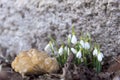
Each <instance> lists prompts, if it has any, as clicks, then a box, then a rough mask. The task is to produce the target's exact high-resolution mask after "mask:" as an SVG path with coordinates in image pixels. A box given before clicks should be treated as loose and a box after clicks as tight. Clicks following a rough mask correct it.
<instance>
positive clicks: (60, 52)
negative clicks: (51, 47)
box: [58, 46, 63, 55]
mask: <svg viewBox="0 0 120 80" xmlns="http://www.w3.org/2000/svg"><path fill="white" fill-rule="evenodd" d="M58 53H59V54H60V55H62V54H63V46H61V47H60V49H59V50H58Z"/></svg>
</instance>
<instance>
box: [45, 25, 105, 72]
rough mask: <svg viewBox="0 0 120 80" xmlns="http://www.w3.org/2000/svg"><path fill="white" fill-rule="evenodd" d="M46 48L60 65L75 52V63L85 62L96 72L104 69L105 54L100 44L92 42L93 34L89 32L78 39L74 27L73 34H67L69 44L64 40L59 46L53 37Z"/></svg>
mask: <svg viewBox="0 0 120 80" xmlns="http://www.w3.org/2000/svg"><path fill="white" fill-rule="evenodd" d="M44 50H45V51H46V52H47V53H52V54H51V56H55V57H56V58H57V61H58V63H59V65H60V66H63V65H64V64H65V63H66V62H67V58H68V56H69V55H70V54H74V56H75V58H74V60H73V63H74V64H76V65H80V64H85V65H86V66H88V67H92V68H93V69H95V70H96V72H100V71H101V69H102V64H101V63H102V61H103V57H104V56H103V53H102V52H101V51H100V47H99V45H98V44H96V43H92V41H91V36H90V34H88V33H87V34H84V35H81V36H80V37H79V39H78V38H77V36H76V33H75V31H74V27H73V28H72V34H69V35H68V36H67V44H66V43H64V41H63V42H62V44H61V45H60V46H58V44H57V42H56V41H55V40H54V39H53V38H51V41H50V42H49V43H48V44H47V45H46V47H45V48H44Z"/></svg>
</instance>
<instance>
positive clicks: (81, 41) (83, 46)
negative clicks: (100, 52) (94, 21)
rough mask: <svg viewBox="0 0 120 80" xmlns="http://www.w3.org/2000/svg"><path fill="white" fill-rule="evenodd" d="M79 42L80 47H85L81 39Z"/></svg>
mask: <svg viewBox="0 0 120 80" xmlns="http://www.w3.org/2000/svg"><path fill="white" fill-rule="evenodd" d="M80 44H81V46H82V48H85V43H84V41H83V40H80Z"/></svg>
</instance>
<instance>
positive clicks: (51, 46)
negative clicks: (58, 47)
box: [44, 42, 53, 52]
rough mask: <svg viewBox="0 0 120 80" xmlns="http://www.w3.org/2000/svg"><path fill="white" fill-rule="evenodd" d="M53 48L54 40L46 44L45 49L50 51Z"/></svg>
mask: <svg viewBox="0 0 120 80" xmlns="http://www.w3.org/2000/svg"><path fill="white" fill-rule="evenodd" d="M51 49H53V44H52V42H49V43H48V44H47V45H46V46H45V48H44V50H45V51H46V52H50V51H51Z"/></svg>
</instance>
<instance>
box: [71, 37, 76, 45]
mask: <svg viewBox="0 0 120 80" xmlns="http://www.w3.org/2000/svg"><path fill="white" fill-rule="evenodd" d="M71 43H72V44H77V38H76V36H75V35H73V36H72V39H71Z"/></svg>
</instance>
